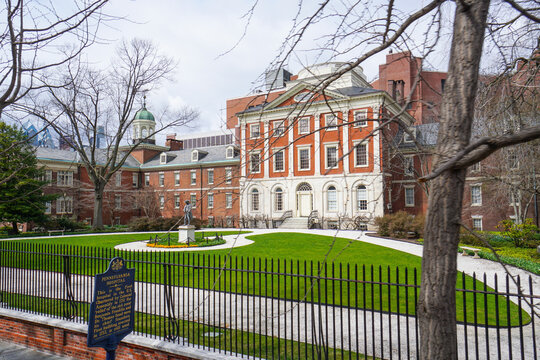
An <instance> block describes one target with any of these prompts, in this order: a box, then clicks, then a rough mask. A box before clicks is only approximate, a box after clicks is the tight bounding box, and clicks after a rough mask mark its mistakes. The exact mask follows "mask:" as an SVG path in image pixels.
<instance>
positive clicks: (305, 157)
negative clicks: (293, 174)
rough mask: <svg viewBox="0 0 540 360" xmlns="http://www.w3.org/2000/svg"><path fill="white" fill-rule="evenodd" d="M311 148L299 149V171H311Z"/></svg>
mask: <svg viewBox="0 0 540 360" xmlns="http://www.w3.org/2000/svg"><path fill="white" fill-rule="evenodd" d="M309 150H310V149H309V148H303V149H298V159H299V161H298V169H299V170H309V169H310V160H309Z"/></svg>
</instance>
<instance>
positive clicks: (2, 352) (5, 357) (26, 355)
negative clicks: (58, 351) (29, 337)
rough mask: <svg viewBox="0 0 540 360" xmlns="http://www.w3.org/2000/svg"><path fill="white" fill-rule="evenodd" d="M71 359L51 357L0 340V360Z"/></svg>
mask: <svg viewBox="0 0 540 360" xmlns="http://www.w3.org/2000/svg"><path fill="white" fill-rule="evenodd" d="M72 359H73V358H71V357H66V356H58V355H52V354H49V353H46V352H42V351H37V350H32V349H30V348H27V347H25V346H22V345H19V344H15V343H12V342H8V341H4V340H0V360H72Z"/></svg>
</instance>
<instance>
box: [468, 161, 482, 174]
mask: <svg viewBox="0 0 540 360" xmlns="http://www.w3.org/2000/svg"><path fill="white" fill-rule="evenodd" d="M469 169H470V170H471V172H478V171H480V170H481V165H480V163H479V162H477V163H474V164H472V165H471V166H470V167H469Z"/></svg>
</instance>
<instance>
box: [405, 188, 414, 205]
mask: <svg viewBox="0 0 540 360" xmlns="http://www.w3.org/2000/svg"><path fill="white" fill-rule="evenodd" d="M408 191H411V192H412V197H409V196H408V194H407V192H408ZM415 195H416V194H415V190H414V186H405V187H404V191H403V196H404V198H405V199H404V202H405V207H414V206H415V201H414V197H415ZM409 200H411V201H409Z"/></svg>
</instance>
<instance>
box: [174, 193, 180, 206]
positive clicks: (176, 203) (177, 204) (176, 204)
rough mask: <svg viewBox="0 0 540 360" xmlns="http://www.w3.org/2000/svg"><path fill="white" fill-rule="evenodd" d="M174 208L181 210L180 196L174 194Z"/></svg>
mask: <svg viewBox="0 0 540 360" xmlns="http://www.w3.org/2000/svg"><path fill="white" fill-rule="evenodd" d="M174 208H175V209H180V195H179V194H174Z"/></svg>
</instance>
